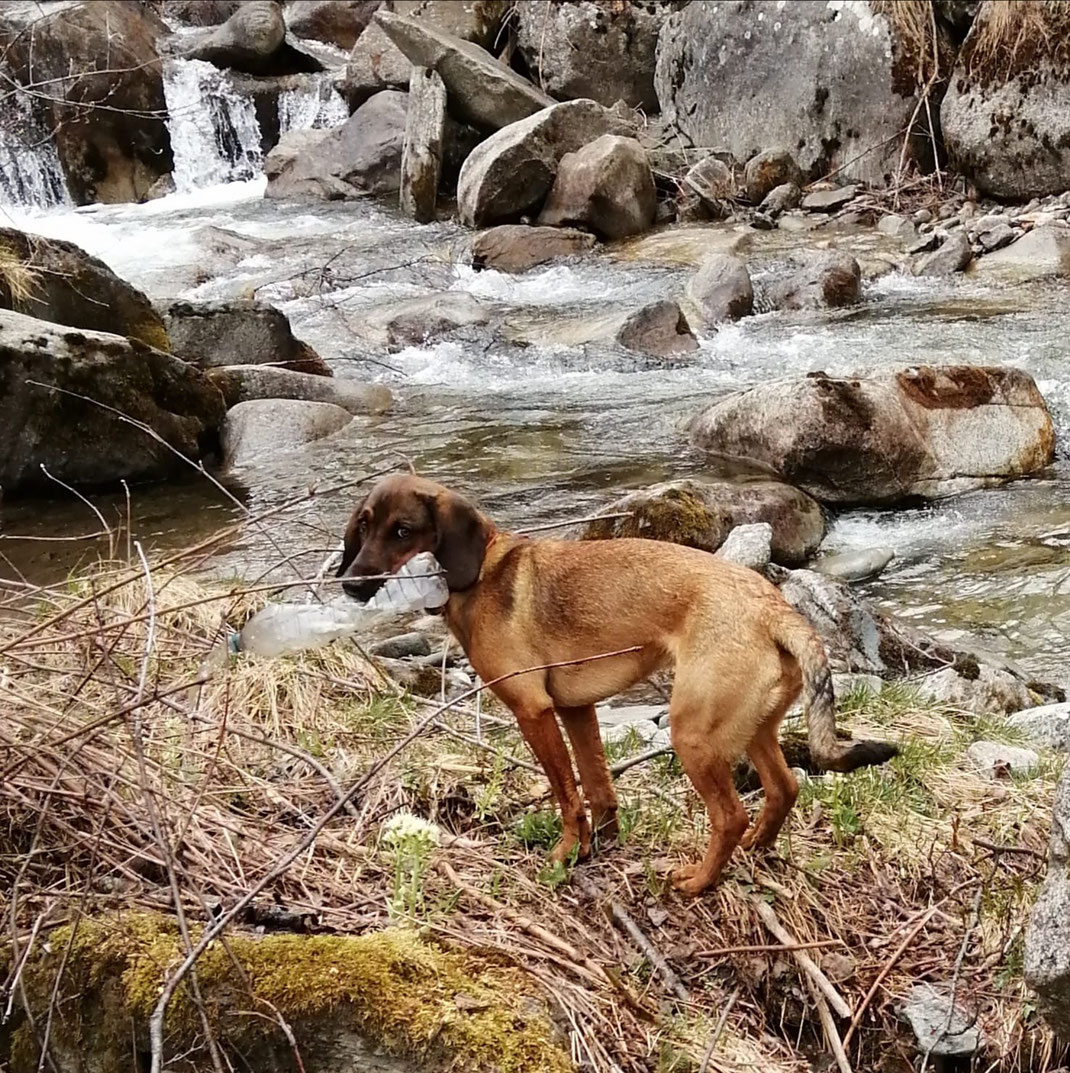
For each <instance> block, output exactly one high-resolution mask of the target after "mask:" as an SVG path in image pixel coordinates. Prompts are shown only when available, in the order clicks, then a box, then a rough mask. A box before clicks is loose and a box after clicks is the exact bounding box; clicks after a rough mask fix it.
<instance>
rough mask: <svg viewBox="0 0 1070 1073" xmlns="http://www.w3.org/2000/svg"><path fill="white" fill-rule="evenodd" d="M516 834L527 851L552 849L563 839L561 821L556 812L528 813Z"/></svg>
mask: <svg viewBox="0 0 1070 1073" xmlns="http://www.w3.org/2000/svg"><path fill="white" fill-rule="evenodd" d="M514 832H515V834H516V837H517V839H518V840H519V841H520V843H521V844H522V845H523V846H524V848H525V849H551V848H553V846H555V845H556V844H557V841H558V839H559V838H560V837H561V819H560V817H559V816H558V815H557V813H556V812H528V813H525V814H524V816H522V817H521V818H520V820H518V821H517V824H516V827H515V828H514Z"/></svg>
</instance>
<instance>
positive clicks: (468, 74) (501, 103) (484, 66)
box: [375, 11, 554, 130]
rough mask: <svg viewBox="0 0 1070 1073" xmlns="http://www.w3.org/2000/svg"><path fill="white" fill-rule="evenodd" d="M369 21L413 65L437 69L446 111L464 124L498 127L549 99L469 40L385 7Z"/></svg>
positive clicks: (546, 104)
mask: <svg viewBox="0 0 1070 1073" xmlns="http://www.w3.org/2000/svg"><path fill="white" fill-rule="evenodd" d="M375 21H376V22H377V23H378V24H379V26H380V27H381V28H382V29H383V31H384V32H385V33H386V35H387V37H389V38H390V40H391V41H393V42H394V44H395V45H397V47H398V48H399V49H401V51H402V52H403V53H404V54H405V55H406V57H408V59H409V61H410V62H411V63H412V64H413V66H416V67H428V68H431V69H432V70H434V71H437V72H438V73H439V75H440V76H441V77H442V81H443V82H444V83H445V84H446V88H447V89H448V90H449V94H450V107H451V110H452V111H453V113H454V114H455V115H456V116H457V118H458V119H460V120H462V121H464V122H465V123H472V124H473V125H474V126H476V127H479V128H481V129H484V130H499V129H501V128H502V127H506V126H508V125H509V124H510V123H515V122H517V121H519V120H521V119H527V118H528V117H529V116H531V115H534V114H535V113H536V112H539V111H541V110H542V109H544V108H547V107H549V106H550V105H552V104H553V103H554V102H553V98H551V97H548V96H547V95H546V94H545V93H543V92H542V91H541V90H539V89H537V88H536V87H535V86H533V85H532V84H531V83H530V82H529V81H527V79H525V78H521V77H520V75H518V74H516V73H515V72H513V71H512V70H510V69H509V68H508V67H506V66H504V65H503V64H500V63H499V62H498V61H497V60H496V59H495V58H494V57H493V56H492V55H491V54H490V53H489V52H487V51H486V50H485V49H482V48H480V47H479V46H478V45H475V44H473V43H472V42H470V41H463V40H461V38H459V37H453V36H451V35H450V34H445V33H441V32H440V31H438V30H436V29H434V27H432V26H431V25H430V24H428V23H424V22H416V21H414V20H412V19H405V18H402V17H400V16H398V15H393V14H391V13H389V12H386V11H379V12H378V13H377V14H376V16H375Z"/></svg>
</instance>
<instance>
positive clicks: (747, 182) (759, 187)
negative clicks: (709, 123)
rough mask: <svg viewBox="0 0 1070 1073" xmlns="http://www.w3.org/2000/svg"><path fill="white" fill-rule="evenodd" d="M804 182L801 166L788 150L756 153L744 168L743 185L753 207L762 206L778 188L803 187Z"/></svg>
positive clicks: (767, 150) (768, 150) (769, 150)
mask: <svg viewBox="0 0 1070 1073" xmlns="http://www.w3.org/2000/svg"><path fill="white" fill-rule="evenodd" d="M802 182H803V174H802V172H801V171H800V170H799V165H798V164H796V163H795V157H793V156H792V155H791V153H789V152H788V151H787V150H786V149H766V150H764V151H762V152H761V153H756V154H755V155H754V156H752V157H751V158H750V160H748V161H747V163H746V165H745V166H744V168H743V185H744V187H745V188H746V191H747V200H748V201H750V203H751V204H752V205H760V204H761V203H762V202H763V201H764V200H765V199H766V197H767V196H768V195H769V194H770V193H772V191H774V190H775V189H776V188H777V187H778V186H788V185H794V186H802ZM796 204H797V202H796ZM791 207H792V208H794V207H795V206H794V205H793V206H791Z"/></svg>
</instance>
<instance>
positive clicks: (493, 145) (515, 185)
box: [457, 101, 633, 227]
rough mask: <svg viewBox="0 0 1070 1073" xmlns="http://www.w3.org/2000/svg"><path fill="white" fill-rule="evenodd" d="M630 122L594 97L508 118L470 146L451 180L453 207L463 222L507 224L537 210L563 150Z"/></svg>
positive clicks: (625, 128)
mask: <svg viewBox="0 0 1070 1073" xmlns="http://www.w3.org/2000/svg"><path fill="white" fill-rule="evenodd" d="M630 133H633V130H632V128H631V125H630V124H629V123H627V122H626V121H625V120H622V119H621V118H620V117H619V116H616V115H614V114H613V113H612V112H610V111H609V110H608V109H605V108H603V107H602V106H601V105H600V104H596V103H595V102H594V101H566V102H565V103H563V104H555V105H553V106H552V107H550V108H545V109H543V110H542V111H541V112H537V113H536V114H535V115H533V116H530V117H529V118H527V119H524V120H521V121H520V122H518V123H512V124H510V125H509V126H507V127H505V128H504V129H502V130H500V131H498V132H497V133H496V134H492V135H491V136H490V137H489V138H487V140H486V141H484V142H481V143H480V144H479V145H477V146H476V147H475V149H473V151H472V153H471V155H470V156H469V157H468V159H467V160H466V161H465V162H464V165H463V167H462V168H461V174H460V177H459V179H458V181H457V210H458V215H459V216H460V218H461V221H462V223H465V224H467V225H468V226H469V227H489V226H490V225H491V224H496V223H510V222H513V221H516V220H518V219H519V218H520V217H521V216H523V215H524V214H525V213H532V212H537V211H538V210H539V208H540V207H541V205H542V203H543V201H544V200H545V198H546V195H547V194H548V193H549V192H550V188H551V187H552V186H553V184H554V178H555V177H556V175H557V168H558V165H559V163H560V161H561V158H562V157H563V156H565V154H566V153H574V152H576V150H578V149H581V148H582V147H583V146H585V145H587V144H588V143H589V142H593V141H594V140H595V139H596V138H600V137H601V136H602V135H603V134H619V135H622V136H627V135H628V134H630Z"/></svg>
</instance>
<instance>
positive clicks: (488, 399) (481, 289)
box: [0, 179, 1070, 685]
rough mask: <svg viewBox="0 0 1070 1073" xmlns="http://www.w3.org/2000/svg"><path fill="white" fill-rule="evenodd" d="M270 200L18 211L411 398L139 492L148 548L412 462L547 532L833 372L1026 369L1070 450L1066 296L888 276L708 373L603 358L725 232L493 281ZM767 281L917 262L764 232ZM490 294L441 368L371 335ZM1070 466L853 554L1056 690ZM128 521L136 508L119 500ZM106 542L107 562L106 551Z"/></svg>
mask: <svg viewBox="0 0 1070 1073" xmlns="http://www.w3.org/2000/svg"><path fill="white" fill-rule="evenodd" d="M262 189H263V184H262V180H259V179H254V180H252V181H248V182H233V183H230V184H228V185H224V186H219V187H214V188H211V189H206V190H196V191H187V192H184V193H179V194H177V195H173V196H172V197H169V198H165V199H162V200H160V201H156V202H151V203H149V204H147V205H141V206H110V207H93V208H90V209H83V210H71V209H69V208H63V207H60V208H53V209H50V210H48V211H45V212H36V213H15V212H14V210H8V211H7V213H5V215H8V216H12V215H14V216H15V220H14V222H15V224H16V225H17V226H21V227H25V228H26V229H27V230H31V231H37V232H39V233H42V234H47V235H51V236H54V237H60V238H64V239H68V240H70V241H74V242H76V243H78V244H79V245H81V246H83V247H84V248H85V249H86V250H88V251H89V252H90V253H92V254H94V255H96V256H98V257H100V258H102V259H103V260H104V261H105V262H107V263H108V264H109V265H110V266H111V267H112V268H113V269H114V270H115V271H116V272H118V273H119V274H120V275H121V276H123V277H124V278H126V279H128V280H130V281H131V282H133V283H134V284H135V285H137V286H139V287H141V288H142V289H144V290H145V291H146V292H147V293H148V294H149V295H150V296H151V297H152V298H153V300H154V301H157V302H166V301H167V300H170V299H175V298H190V299H220V298H233V297H258V298H261V299H264V300H268V301H271V302H274V303H276V304H277V305H279V306H280V307H281V308H282V309H283V310H284V311H285V312H286V313H287V314H288V315H289V317H290V319H291V322H292V324H293V327H294V331H295V333H296V334H297V335H298V337H300V338H303V339H305V340H307V341H308V342H309V343H311V344H312V345H313V346H315V347H316V349H317V350H318V351H319V352H320V353H321V354H322V355H323V356H324V357H325V358H326V359H327V360H328V361H329V362H330V363H331V365H332V366H333V367H334V369H335V372H336V375H338V376H345V377H356V378H360V379H373V380H377V381H381V382H384V383H387V384H389V385H390V387H391V388H392V389H393V390H394V392H395V394H396V399H397V404H396V406H395V408H394V409H393V410H392V412H391V413H389V414H387V415H385V416H383V417H377V418H358V419H356V420H355V421H354V422H353V424H352V425H351V426H349V428H347V429H346V430H345V431H343V432H342V433H341V434H340V435H339V436H336V437H333V438H332V439H331V440H330V441H329V442H321V443H319V444H315V445H312V446H310V447H309V448H307V449H304V450H301V451H299V452H294V453H289V454H285V455H277V456H275V457H272V458H265V459H264V460H263V461H262V463H259V464H257V465H255V466H251V467H248V468H246V469H244V470H243V471H242V472H240V473H238V474H234V475H231V476H229V477H228V478H227V479H226V480H225V486H226V487H225V491H224V490H220V489H219V488H217V487H215V486H214V485H213V484H211V483H210V482H209V481H208V480H206V479H205V478H203V477H197V476H195V475H191V480H190V482H189V484H188V485H183V486H180V487H174V486H170V487H166V488H161V487H156V488H152V487H146V488H135V489H133V490H132V498H131V507H130V510H131V512H132V516H133V518H134V529H135V533H136V535H138V536H140V537H141V538H143V539H144V540H146V541H147V542H149V543H150V544H153V545H156V546H168V547H171V546H182V545H185V544H188V543H190V542H192V541H193V540H194V539H197V538H199V537H202V536H204V535H206V534H207V533H208V532H210V531H211V530H212V529H213V528H215V527H217V526H219V525H221V524H223V523H225V522H227V521H230V520H236V519H237V518H239V517H241V516H242V514H243V512H244V511H251V512H253V513H258V512H261V511H264V510H268V509H270V508H271V507H273V506H276V505H278V504H280V503H283V502H285V501H287V500H289V499H291V498H292V497H294V496H295V495H297V494H300V493H301V492H302V491H303V490H304V489H306V488H307V487H308V486H310V485H316V486H318V487H320V488H324V487H329V486H331V485H334V484H337V483H342V482H345V481H347V480H352V479H354V478H357V477H359V476H361V475H362V474H365V473H368V472H371V471H375V470H380V469H384V468H389V467H401V466H403V465H404V464H405V462H406V461H411V462H412V463H413V464H414V465H415V466H416V467H417V468H418V469H419V470H420V471H421V472H423V473H424V474H426V475H428V476H431V477H434V478H436V479H439V480H442V481H443V482H445V483H449V484H452V485H455V486H458V487H460V488H463V489H465V490H468V491H469V492H471V493H473V494H475V495H476V496H477V497H478V498H479V499H480V500H481V501H482V502H483V503H484V505H485V506H486V508H487V509H488V511H489V512H490V513H491V514H492V515H493V516H494V517H495V518H496V519H498V520H499V521H501V522H503V523H506V524H513V525H532V524H538V523H544V522H551V521H554V522H556V521H562V520H566V519H569V518H575V517H579V516H581V515H584V514H588V513H591V512H594V511H597V510H599V509H600V508H602V507H604V506H605V505H606V504H608V503H610V502H611V501H612V500H613V498H614V497H615V496H616V495H618V494H619V493H620V492H621V491H622V490H624V489H627V488H631V487H637V486H642V485H645V484H649V483H652V482H654V481H657V480H662V479H667V478H670V477H677V476H682V475H686V474H688V473H693V472H700V471H701V470H702V468H703V460H702V458H701V457H698V456H696V455H695V454H693V453H692V452H691V451H690V449H689V447H688V443H687V437H686V434H685V433H684V431H683V425H684V424H685V423H686V421H687V420H688V418H689V417H690V416H691V415H692V414H693V413H694V412H695V411H696V410H697V409H698V408H699V407H700V406H702V405H703V404H704V403H705V402H707V401H708V400H710V399H712V398H715V397H717V396H718V395H721V394H724V393H725V392H727V391H729V390H732V389H734V388H738V387H740V386H743V385H746V384H750V383H754V382H757V381H761V380H765V379H768V378H772V377H777V376H784V375H789V374H800V373H805V372H808V371H812V370H818V369H824V370H827V371H828V372H831V373H836V372H847V371H851V370H855V369H859V368H865V367H874V366H881V365H897V366H902V365H907V364H916V363H920V362H927V363H949V362H971V363H980V364H993V365H1002V364H1013V365H1019V366H1021V367H1023V368H1025V369H1026V370H1028V371H1029V372H1030V373H1032V374H1033V375H1034V376H1035V377H1036V379H1037V381H1038V383H1039V385H1040V387H1041V390H1042V392H1043V393H1044V395H1045V397H1046V398H1047V400H1048V403H1049V405H1050V407H1051V409H1052V412H1053V415H1054V417H1055V421H1056V427H1057V432H1058V434H1059V438H1060V445H1061V446H1062V445H1063V444H1065V443H1066V442H1067V441H1066V434H1067V432H1068V425H1070V364H1068V361H1067V349H1068V340H1070V301H1068V300H1067V293H1066V286H1065V284H1064V283H1050V284H1044V285H1035V284H1034V285H1030V286H1022V287H1008V286H1006V285H999V286H996V285H983V284H981V283H980V282H977V281H975V280H973V279H972V278H970V277H966V278H963V279H952V280H942V279H939V280H938V279H925V280H919V279H914V278H913V277H911V276H909V275H904V274H901V273H897V272H892V273H888V274H884V275H881V276H879V278H875V279H873V280H872V281H871V282H870V283H869V284H867V288H866V300H865V303H864V305H862V306H861V307H859V308H857V309H854V310H848V311H842V312H838V313H833V314H826V313H823V314H802V313H799V314H783V313H777V314H769V315H764V316H756V317H752V318H749V319H747V320H745V321H743V322H742V323H740V324H738V325H734V326H730V327H726V328H724V329H723V330H721V331H720V332H718V333H716V334H715V335H714V336H712V337H710V338H708V339H705V340H703V342H702V346H701V348H700V349H699V350H698V351H697V352H695V353H694V354H690V355H685V356H684V357H683V358H682V359H679V360H674V361H654V360H648V359H644V358H642V357H640V356H637V355H634V354H629V353H628V352H626V351H624V350H622V349H620V348H619V347H616V346H615V345H612V344H609V343H606V342H598V341H587V342H585V341H584V340H585V339H587V338H588V337H591V336H592V335H595V336H596V335H597V332H595V331H594V330H593V329H594V328H595V327H596V326H597V324H598V322H599V321H600V320H603V319H604V318H606V317H607V316H608V315H610V314H612V313H613V312H614V311H617V310H624V309H634V308H635V307H637V306H638V305H640V304H643V303H645V302H648V301H651V300H653V299H655V298H658V297H662V296H666V297H668V296H678V295H679V293H680V292H681V290H682V288H683V284H684V280H685V279H686V277H687V275H688V273H689V272H690V271H691V270H692V268H691V265H692V264H693V263H694V262H695V261H696V260H697V259H698V258H699V257H701V254H702V252H703V251H704V250H708V249H709V248H711V243H713V244H722V245H723V244H724V243H728V242H733V241H738V240H739V237H740V234H742V232H740V233H738V234H737V233H736V232H733V231H731V230H730V229H728V228H725V227H723V226H721V227H717V226H711V227H709V228H707V229H704V230H703V229H686V230H683V231H678V232H669V233H663V234H661V235H655V236H651V237H648V238H647V239H645V240H643V241H641V242H638V243H635V244H632V245H631V246H626V247H624V248H621V249H617V250H608V251H602V252H598V253H593V254H590V255H587V256H586V257H585V258H584V259H583V260H581V261H579V262H576V263H574V264H569V265H556V266H552V267H548V268H545V269H536V270H534V271H532V272H530V273H527V274H525V275H523V276H516V277H513V276H507V275H503V274H500V273H498V272H494V271H489V272H482V273H476V272H473V271H472V269H471V268H470V267H468V266H467V265H466V263H465V256H464V255H465V250H466V237H465V235H464V233H463V232H462V231H461V230H460V229H458V228H457V227H455V226H454V225H452V224H446V223H444V224H436V225H431V226H428V227H418V226H416V225H414V224H412V223H410V222H407V221H405V220H402V219H401V218H400V217H398V216H397V215H396V214H394V213H393V212H391V211H390V210H389V209H388V208H386V207H383V206H380V205H376V204H374V203H372V202H366V203H365V202H361V203H348V204H327V205H316V206H310V205H293V204H279V203H276V202H272V201H268V200H265V199H264V198H263V197H262ZM743 241H744V242H745V243H746V245H745V247H744V252H745V255H746V257H747V259H748V261H749V262H750V263H751V264H752V267H754V266H757V267H758V270H759V271H760V268H761V265H762V264H763V263H767V262H769V261H772V260H775V259H777V258H778V257H782V256H783V255H784V253H785V252H786V250H787V249H789V248H790V247H792V246H806V245H810V246H812V245H814V244H817V243H827V242H835V243H836V244H837V245H841V246H843V247H844V248H846V249H848V250H850V251H851V252H853V253H855V255H856V256H858V257H859V259H860V261H862V262H863V264H864V266H867V267H871V266H873V265H876V264H879V261H880V258H881V257H882V256H886V255H887V254H889V253H892V252H893V251H894V250H895V247H894V246H893V245H892V244H891V240H888V239H886V238H884V236H882V235H879V234H877V233H876V232H874V231H873V230H872V229H865V230H863V229H859V230H857V231H856V232H855V233H849V232H842V231H841V232H836V233H826V232H825V231H824V230H818V231H814V232H811V233H809V234H802V233H788V232H781V231H777V232H773V233H769V234H757V233H750V235H749V237H744V239H743ZM442 291H456V292H467V293H468V294H471V295H472V296H474V297H475V298H477V299H478V300H479V301H480V302H481V303H483V305H484V306H485V307H486V309H487V310H488V312H489V314H490V317H491V322H490V324H488V325H486V326H482V327H476V328H468V329H464V330H462V331H460V332H457V333H455V334H453V335H451V336H450V337H449V338H448V339H447V340H445V341H440V342H437V343H433V344H431V345H429V346H426V347H424V346H417V347H410V348H407V349H404V350H401V351H400V352H390V351H388V350H387V349H386V348H385V347H383V346H382V345H380V344H379V343H377V342H376V341H375V339H374V338H373V336H372V335H371V334H370V333H369V330H368V326H367V323H366V322H367V314H368V312H369V311H371V310H374V309H380V308H383V307H388V306H389V305H390V304H391V303H393V302H396V301H398V300H399V299H402V298H409V297H413V296H416V295H422V294H427V293H430V292H442ZM1068 491H1070V468H1068V467H1067V465H1066V464H1065V463H1063V462H1061V461H1060V462H1059V463H1058V464H1057V465H1056V466H1055V467H1054V468H1053V469H1052V470H1051V471H1050V472H1048V473H1046V474H1044V475H1042V476H1041V477H1039V478H1037V479H1033V480H1028V481H1020V482H1017V483H1015V484H1012V485H1008V486H1006V487H1005V488H1001V489H994V490H987V491H983V492H978V493H973V494H970V495H966V496H962V497H959V498H956V499H952V500H947V501H944V502H940V503H936V504H933V505H932V506H929V507H925V508H922V509H914V510H905V511H886V512H875V511H850V512H846V513H843V514H841V515H839V516H838V517H836V518H835V519H834V520H833V523H832V525H831V528H830V533H829V536H828V538H827V542H826V548H827V549H829V550H846V549H861V548H867V547H875V546H888V547H892V548H894V549H895V551H896V554H897V558H896V560H895V561H894V563H893V564H892V566H891V567H890V568H889V569H888V570H887V571H886V573H885V574H884V575H883V576H882V577H881V578H880V579H879V580H878V581H875V582H871V583H869V584H868V586H867V589H868V591H869V592H870V593H871V594H872V595H873V596H874V597H875V598H876V599H877V600H879V601H880V603H881V604H882V605H884V606H885V607H887V608H889V609H891V610H894V611H896V612H897V613H899V614H902V615H905V616H908V617H910V618H912V619H914V620H915V621H916V622H917V624H919V625H923V626H926V627H928V628H930V629H931V630H933V631H934V632H937V633H940V634H941V635H942V636H945V637H947V638H949V639H952V638H955V637H957V636H961V635H969V636H971V637H973V638H976V639H977V641H978V643H980V644H983V645H987V646H989V647H991V648H993V649H995V650H997V651H999V652H1001V653H1003V654H1004V655H1006V656H1009V657H1010V658H1012V659H1015V660H1017V661H1018V662H1019V663H1020V664H1022V665H1023V666H1024V667H1026V668H1028V669H1029V670H1030V671H1032V672H1033V673H1035V674H1037V675H1042V676H1044V677H1047V678H1054V679H1057V680H1059V681H1060V682H1062V683H1063V684H1067V685H1070V640H1068V637H1067V633H1068V630H1067V626H1070V581H1068V580H1067V578H1068V575H1070V570H1068V567H1070V495H1068ZM354 494H355V493H352V492H350V493H346V494H340V495H336V496H329V497H323V498H322V499H320V500H317V501H315V503H314V504H313V505H312V506H311V507H309V508H305V509H302V510H299V511H296V512H293V513H292V514H287V515H283V516H281V517H280V518H277V519H274V520H273V521H272V522H271V525H270V531H269V532H268V531H265V529H263V528H254V529H252V530H250V532H249V533H248V534H247V536H246V537H244V538H243V540H242V541H241V542H240V543H237V544H232V545H230V546H228V547H227V548H225V549H221V550H220V552H219V554H218V556H217V558H216V559H215V560H214V561H213V563H212V566H213V569H216V570H218V571H219V572H221V573H227V574H235V573H240V574H243V575H244V576H253V575H257V574H258V573H259V572H260V571H262V570H264V569H265V568H267V567H269V566H270V564H272V563H273V562H276V561H278V560H279V559H281V558H283V557H284V556H286V555H287V554H289V553H292V552H293V551H295V550H297V549H300V548H309V549H312V550H311V552H310V555H312V557H315V556H319V558H322V554H323V549H326V548H329V547H331V546H333V544H334V543H335V542H336V540H337V538H338V534H339V533H340V531H341V528H342V525H343V521H344V518H345V516H346V514H347V513H348V510H349V509H350V507H351V505H352V502H353V499H352V497H353V495H354ZM94 502H95V503H96V504H97V505H98V506H99V507H100V508H101V509H102V510H103V511H104V512H105V515H106V516H107V517H108V518H109V519H114V520H116V521H118V520H121V519H122V518H123V517H125V515H126V511H127V504H126V501H125V499H124V498H120V497H107V496H105V497H94ZM97 524H98V523H97V522H96V521H95V519H94V518H93V516H92V515H91V514H90V513H89V511H88V510H87V509H86V507H85V506H84V505H82V504H81V503H79V502H78V501H77V500H74V499H72V498H71V497H65V498H57V499H56V500H55V501H52V502H45V503H42V502H36V501H35V502H34V503H21V504H19V503H15V504H10V505H5V515H4V531H5V533H6V534H16V533H22V534H26V535H30V536H55V535H63V534H71V533H78V532H83V531H88V530H91V529H94V528H96V527H97ZM98 547H99V544H97V545H93V548H94V551H95V549H96V548H98ZM85 551H86V546H85V545H74V546H71V545H67V544H56V543H51V542H49V543H45V542H40V541H35V542H29V541H18V540H12V539H10V538H8V539H5V540H4V541H3V542H0V554H2V555H3V556H4V557H5V560H3V561H0V571H4V572H14V571H22V572H24V573H25V574H26V576H27V577H45V576H49V575H50V574H51V575H53V576H54V574H55V573H56V572H57V571H58V570H61V569H66V568H67V567H68V566H69V565H70V564H71V562H72V561H73V559H74V557H76V556H77V555H79V554H85Z"/></svg>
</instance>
